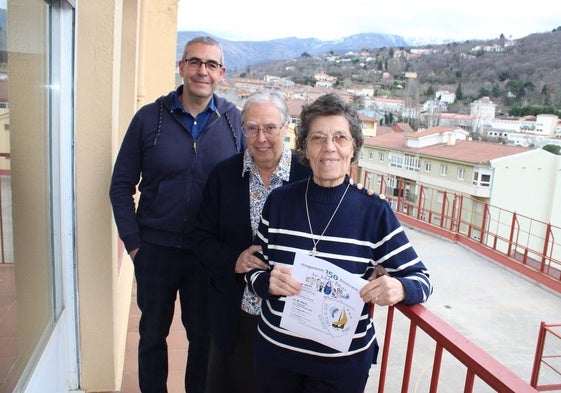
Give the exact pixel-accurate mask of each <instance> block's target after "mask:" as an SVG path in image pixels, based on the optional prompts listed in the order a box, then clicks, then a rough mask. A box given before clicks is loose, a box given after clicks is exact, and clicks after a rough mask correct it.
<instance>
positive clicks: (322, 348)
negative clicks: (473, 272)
mask: <svg viewBox="0 0 561 393" xmlns="http://www.w3.org/2000/svg"><path fill="white" fill-rule="evenodd" d="M300 118H301V123H300V124H299V126H298V129H297V136H296V149H297V150H299V151H301V152H302V153H303V156H304V158H303V161H304V164H307V165H309V166H310V167H311V169H312V173H313V175H312V177H310V178H308V179H305V180H303V181H299V182H295V183H291V184H289V185H286V186H283V187H281V188H278V189H275V190H274V191H272V192H271V194H270V195H269V197H268V199H267V201H266V203H265V206H264V208H263V211H262V217H261V223H260V225H259V230H258V233H257V236H256V243H257V244H258V245H260V246H261V248H262V254H263V258H264V260H265V261H266V262H267V263H268V265H269V269H268V270H260V269H255V270H252V271H250V272H248V273H247V274H246V281H247V283H248V287H249V288H250V290H251V291H253V292H254V293H255V294H257V295H259V296H260V297H261V298H263V299H264V301H263V305H262V311H261V317H260V320H259V325H258V335H257V338H256V342H255V349H254V351H255V353H254V356H255V371H256V378H257V386H258V391H259V392H263V393H265V392H266V393H275V392H278V393H292V392H294V393H296V392H313V393H320V392H340V393H354V392H356V393H360V392H362V391H363V390H364V387H365V385H366V381H367V378H368V371H369V369H370V366H371V364H372V362H373V359H374V358H375V355H374V351H375V338H376V334H375V329H374V325H373V321H372V318H371V317H370V315H369V308H370V303H372V304H378V305H394V304H397V303H402V304H416V303H421V302H424V301H426V300H427V298H428V296H429V295H430V293H431V292H432V285H431V282H430V280H429V275H428V272H427V269H426V268H425V266H424V264H423V263H422V261H421V260H420V258H419V257H418V255H417V253H416V252H415V250H414V248H413V246H412V245H411V244H410V243H409V240H408V238H407V236H406V234H405V232H404V231H403V228H402V227H401V225H400V223H399V221H398V220H397V218H396V216H395V214H394V213H393V211H392V210H391V208H390V206H389V204H388V203H387V201H386V200H385V199H384V198H383V196H381V195H375V194H373V193H372V192H371V191H369V190H365V189H362V187H361V186H360V185H357V184H354V183H353V181H352V180H351V179H350V178H349V175H348V173H349V170H350V165H351V163H353V162H355V161H356V160H357V158H358V155H359V152H360V149H361V147H362V143H363V136H362V131H361V125H360V120H359V116H358V113H357V112H356V110H355V109H354V108H353V107H352V105H351V104H348V103H346V102H344V101H343V100H342V99H341V98H340V97H339V96H338V95H336V94H325V95H323V96H321V97H319V98H318V99H317V100H316V101H314V102H313V103H311V104H309V105H306V106H304V108H303V109H302V113H301V116H300ZM298 252H304V253H308V254H309V255H312V256H315V257H317V258H321V259H324V260H326V261H328V262H330V263H333V264H334V265H336V266H338V267H340V268H342V269H344V270H346V271H348V272H350V273H352V274H353V275H356V276H358V277H362V278H365V279H367V280H368V281H367V284H365V285H364V286H363V287H362V288H361V289H360V296H361V297H362V299H363V301H364V307H363V309H362V314H361V316H360V319H359V322H358V326H357V328H356V331H355V332H354V334H353V337H352V341H351V344H350V347H349V349H348V350H347V351H345V352H340V351H338V350H335V349H333V348H330V347H329V346H326V345H323V344H321V343H319V342H317V341H314V340H312V339H308V338H305V337H302V336H301V335H299V334H295V333H293V332H291V331H288V330H286V329H283V328H282V327H281V326H280V321H281V318H282V315H283V310H284V307H285V301H286V299H287V296H294V295H297V294H299V293H300V291H301V289H302V283H300V282H298V281H297V280H295V279H294V278H293V277H292V276H291V266H292V264H293V262H294V257H295V255H296V253H298ZM377 266H380V267H383V268H384V269H385V270H384V271H386V272H387V273H388V274H386V275H382V276H378V275H377V274H376V273H373V272H374V269H375V268H376V267H377Z"/></svg>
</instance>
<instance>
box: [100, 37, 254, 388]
mask: <svg viewBox="0 0 561 393" xmlns="http://www.w3.org/2000/svg"><path fill="white" fill-rule="evenodd" d="M178 66H179V72H180V75H181V77H182V79H183V85H181V86H179V88H177V90H175V91H172V92H170V93H169V94H168V95H167V96H162V97H160V98H158V99H157V100H156V101H155V102H154V103H151V104H148V105H146V106H144V107H142V108H141V109H140V110H139V111H138V112H137V113H136V114H135V116H134V117H133V119H132V121H131V123H130V125H129V128H128V130H127V132H126V135H125V137H124V139H123V142H122V146H121V148H120V151H119V154H118V156H117V160H116V162H115V166H114V169H113V176H112V179H111V188H110V193H109V194H110V199H111V204H112V206H113V214H114V216H115V222H116V224H117V228H118V231H119V236H120V238H121V239H122V240H123V242H124V244H125V248H126V250H127V252H128V253H129V255H130V257H131V259H132V260H133V263H134V267H135V277H136V284H137V302H138V306H139V308H140V310H141V312H142V315H141V319H140V326H139V333H140V341H139V345H138V371H139V384H140V389H141V391H142V392H143V393H151V392H155V393H156V392H157V393H162V392H167V388H166V381H167V375H168V355H167V344H166V337H167V335H168V333H169V329H170V325H171V322H172V319H173V314H174V305H175V298H176V295H177V293H178V292H179V299H180V303H181V320H182V322H183V325H184V326H185V330H186V332H187V339H188V341H189V353H188V358H187V370H186V373H185V388H186V390H187V391H188V392H189V393H199V392H201V393H202V392H204V390H205V379H206V377H205V376H206V370H207V360H208V346H209V326H208V325H209V324H208V314H207V304H206V303H207V276H206V273H205V271H204V269H203V267H202V264H201V263H200V262H199V261H198V260H196V259H195V257H194V255H193V251H192V245H193V241H192V237H191V232H192V229H193V225H194V220H195V216H196V212H197V210H198V207H199V203H200V199H201V193H202V189H203V187H204V184H205V182H206V179H207V176H208V174H209V172H210V170H211V169H212V168H213V167H214V165H215V164H216V163H217V162H219V161H222V160H223V159H225V158H227V157H229V156H231V155H233V154H235V153H238V152H241V151H243V150H245V148H246V140H245V136H244V135H243V132H242V128H241V115H240V111H239V110H238V109H237V108H236V106H235V105H234V104H233V103H231V102H229V101H227V100H226V99H224V98H221V97H218V96H217V95H216V94H214V92H215V90H216V88H217V86H218V83H220V82H221V81H222V80H223V77H224V74H225V72H226V68H225V67H224V66H223V52H222V48H221V46H220V43H219V42H218V41H216V40H214V39H213V38H211V37H197V38H194V39H192V40H191V41H189V42H188V43H187V44H186V45H185V49H184V51H183V57H182V59H181V60H179V62H178ZM139 182H140V183H139ZM137 185H138V190H139V191H140V197H139V201H138V206H137V208H136V209H135V204H134V195H135V193H136V187H137Z"/></svg>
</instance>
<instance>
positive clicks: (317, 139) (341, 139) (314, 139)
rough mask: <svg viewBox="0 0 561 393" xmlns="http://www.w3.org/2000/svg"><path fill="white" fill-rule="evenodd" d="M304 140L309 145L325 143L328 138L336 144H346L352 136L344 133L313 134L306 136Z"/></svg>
mask: <svg viewBox="0 0 561 393" xmlns="http://www.w3.org/2000/svg"><path fill="white" fill-rule="evenodd" d="M306 140H307V141H308V143H310V144H311V145H316V146H323V145H327V141H328V140H331V141H332V142H333V143H334V144H336V145H337V146H346V145H348V144H349V143H351V141H352V138H351V137H350V136H347V135H344V134H335V135H333V136H329V135H325V134H314V135H311V136H309V137H308V138H306Z"/></svg>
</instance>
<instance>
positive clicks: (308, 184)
mask: <svg viewBox="0 0 561 393" xmlns="http://www.w3.org/2000/svg"><path fill="white" fill-rule="evenodd" d="M350 185H351V183H350V182H349V183H348V184H347V188H345V192H344V193H343V196H342V197H341V199H339V203H338V204H337V207H336V208H335V211H334V212H333V214H332V215H331V218H330V219H329V221H328V222H327V225H326V226H325V228H323V232H322V233H321V235H319V236H318V238H317V240H314V230H313V229H312V220H310V211H309V209H308V188H309V186H310V178H308V183H307V184H306V195H305V197H304V201H305V202H306V216H308V225H309V226H310V234H311V235H312V243H314V247H313V248H312V250H311V251H310V252H309V254H310V255H311V256H313V257H315V256H316V255H317V253H318V252H317V248H316V247H317V245H318V243H319V242H320V240H321V239H322V238H323V235H324V233H325V231H327V228H328V227H329V224H331V221H333V217H335V213H337V210H339V206H341V202H343V198H345V195H347V191H348V190H349V186H350Z"/></svg>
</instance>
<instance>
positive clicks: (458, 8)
mask: <svg viewBox="0 0 561 393" xmlns="http://www.w3.org/2000/svg"><path fill="white" fill-rule="evenodd" d="M329 4H331V5H329ZM178 7H179V9H178V30H180V31H203V32H206V33H208V34H211V35H214V36H216V37H218V38H222V39H227V40H232V41H267V40H271V39H276V38H287V37H298V38H318V39H320V40H334V39H338V38H343V37H347V36H350V35H353V34H359V33H384V34H395V35H400V36H402V37H404V38H406V39H407V38H417V39H419V38H423V39H452V40H455V41H463V40H470V39H492V38H498V37H499V36H500V35H501V34H504V35H505V37H507V38H512V39H517V38H522V37H525V36H527V35H529V34H532V33H543V32H550V31H552V30H553V29H554V28H556V27H558V26H561V7H560V6H558V5H554V4H552V3H551V2H550V0H533V1H531V2H525V3H518V4H516V5H515V4H514V2H512V1H508V2H507V1H505V0H471V1H469V0H468V1H454V0H424V1H423V0H398V1H395V0H394V1H387V2H379V3H377V2H375V1H372V0H340V1H330V2H328V1H325V0H322V1H318V0H281V1H278V2H269V1H266V0H265V1H264V0H210V1H193V0H179V3H178Z"/></svg>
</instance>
